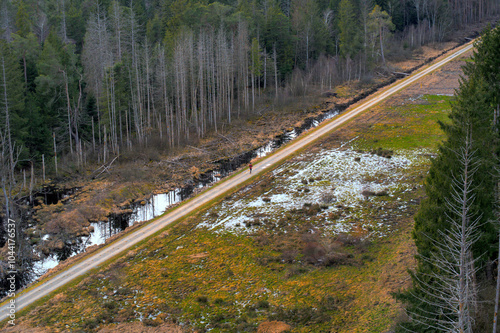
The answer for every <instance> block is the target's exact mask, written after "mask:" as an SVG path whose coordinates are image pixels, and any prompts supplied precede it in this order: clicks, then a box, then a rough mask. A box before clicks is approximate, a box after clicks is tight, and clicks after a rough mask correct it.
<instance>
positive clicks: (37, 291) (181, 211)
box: [0, 43, 473, 321]
mask: <svg viewBox="0 0 500 333" xmlns="http://www.w3.org/2000/svg"><path fill="white" fill-rule="evenodd" d="M472 48H473V45H472V43H469V44H467V45H465V46H463V47H461V48H460V49H459V50H458V51H455V52H454V53H452V54H451V55H449V56H447V57H445V58H444V59H442V60H440V61H439V62H437V63H435V64H433V65H431V66H429V67H427V68H425V69H423V70H421V71H420V72H417V73H416V74H413V75H411V76H408V77H407V78H406V79H404V80H402V81H401V82H397V83H395V84H394V85H393V86H391V87H390V88H388V89H387V90H385V91H383V92H381V93H379V94H377V95H376V96H374V97H369V99H368V100H367V101H366V102H364V103H362V104H361V105H359V106H357V107H355V108H354V109H352V110H349V111H346V112H345V113H343V114H342V115H340V116H339V117H336V118H334V119H332V120H329V121H327V122H326V123H325V124H324V125H322V126H320V127H319V128H317V129H315V130H311V131H310V132H309V133H307V134H305V135H303V136H301V137H299V138H298V139H297V140H295V141H292V142H291V143H290V144H288V145H286V146H285V147H283V148H282V149H280V150H278V151H277V152H276V153H274V154H272V155H270V156H268V157H267V158H265V159H263V160H261V161H259V162H258V163H256V164H255V165H254V169H253V170H254V171H253V173H252V175H250V174H249V173H248V172H241V173H239V174H237V175H235V176H234V177H231V178H228V179H226V180H224V181H222V182H221V183H219V184H216V185H215V186H213V187H212V188H210V189H209V190H207V191H205V192H203V193H201V194H200V195H198V196H196V197H194V198H193V199H191V200H190V201H189V202H187V203H186V204H184V205H182V206H180V207H178V208H177V209H174V210H172V211H171V212H169V213H167V214H166V215H164V216H162V217H160V218H158V219H157V220H155V221H153V222H151V223H148V224H146V225H144V226H143V227H141V228H139V229H137V230H135V231H132V232H131V233H130V234H127V235H125V236H123V237H121V238H119V239H118V240H116V241H114V242H112V243H110V244H109V245H107V246H106V247H104V248H102V249H101V250H98V251H97V252H95V253H93V254H91V255H89V256H88V257H87V258H85V259H83V260H81V261H80V262H77V263H76V264H74V265H73V266H71V267H70V268H68V269H66V270H64V271H62V272H60V273H58V274H57V275H55V276H53V277H52V278H50V279H48V280H46V281H45V282H44V283H42V284H40V285H38V286H36V287H35V288H33V289H31V290H29V291H27V292H25V293H23V294H20V295H18V296H17V297H16V299H15V305H16V312H17V311H19V310H21V309H22V308H24V307H26V306H28V305H30V304H31V303H33V302H35V301H37V300H39V299H40V298H42V297H44V296H46V295H48V294H50V293H51V292H53V291H55V290H56V289H58V288H60V287H62V286H63V285H65V284H67V283H68V282H70V281H71V280H73V279H75V278H76V277H78V276H81V275H83V274H85V273H87V272H88V271H89V270H91V269H93V268H96V267H98V266H99V265H101V264H102V263H104V262H105V261H107V260H109V259H111V258H113V257H114V256H116V255H118V254H119V253H121V252H124V251H125V250H127V249H129V248H130V247H132V246H134V245H135V244H137V243H139V242H140V241H142V240H144V239H146V238H148V237H150V236H151V235H153V234H154V233H156V232H158V231H159V230H161V229H162V228H164V227H165V226H167V225H169V224H171V223H172V222H174V221H176V220H178V219H180V218H182V217H184V216H186V215H188V214H190V213H192V212H193V211H195V210H197V209H198V208H200V207H202V206H203V205H204V204H206V203H207V202H209V201H210V200H212V199H215V198H216V197H218V196H219V195H221V194H223V193H224V192H226V191H228V190H230V189H232V188H234V187H236V186H238V185H240V184H242V183H243V182H245V181H246V180H248V179H249V178H250V177H253V176H255V175H258V174H260V173H263V172H265V171H266V169H268V168H270V167H272V166H273V165H274V164H276V163H278V162H280V161H281V160H283V159H285V158H287V157H289V156H290V155H291V154H293V153H294V152H296V151H297V150H298V149H301V148H303V147H305V146H307V145H308V144H310V143H312V142H313V141H315V140H316V139H318V138H319V137H321V136H323V135H326V134H328V133H329V132H330V131H332V130H334V129H335V128H336V127H338V126H340V125H342V124H343V123H345V122H346V121H348V120H350V119H352V118H354V117H356V116H357V115H359V114H360V113H361V112H363V111H365V110H367V109H368V108H370V107H372V106H374V105H375V104H377V103H379V102H380V101H382V100H383V99H385V98H387V97H389V96H391V95H392V94H394V93H396V92H397V91H399V90H401V89H403V88H405V87H407V86H408V85H410V84H412V83H414V82H415V81H417V80H418V79H420V78H421V77H423V76H425V75H427V74H429V73H431V72H432V71H434V70H436V69H437V68H439V67H440V66H442V65H444V64H446V63H447V62H449V61H451V60H453V59H455V58H457V57H459V56H460V55H462V54H463V53H465V52H467V51H469V50H471V49H472ZM8 305H9V304H8V303H7V304H5V305H4V306H2V307H0V321H4V320H5V319H7V318H8V316H9V308H8V307H7V306H8Z"/></svg>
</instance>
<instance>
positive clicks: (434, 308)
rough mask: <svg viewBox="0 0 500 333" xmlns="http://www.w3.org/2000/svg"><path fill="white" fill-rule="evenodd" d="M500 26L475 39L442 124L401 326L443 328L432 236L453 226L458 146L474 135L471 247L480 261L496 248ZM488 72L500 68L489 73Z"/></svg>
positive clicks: (417, 221)
mask: <svg viewBox="0 0 500 333" xmlns="http://www.w3.org/2000/svg"><path fill="white" fill-rule="evenodd" d="M499 31H500V30H499V29H498V28H497V29H495V31H490V32H487V33H486V34H485V35H484V36H483V38H481V40H480V41H479V42H477V43H476V52H475V54H474V57H473V61H472V62H469V63H468V64H467V65H466V66H465V68H464V72H465V74H466V75H467V77H466V78H463V79H462V81H461V84H460V88H459V89H458V91H457V94H456V101H455V102H454V103H453V104H452V111H451V113H450V122H447V123H441V124H440V125H441V128H442V129H443V131H444V132H445V134H446V137H447V139H446V141H445V142H443V144H442V145H441V146H440V147H439V154H438V156H437V157H436V158H435V159H434V160H433V161H432V165H431V168H430V170H429V175H428V177H427V179H426V182H425V190H426V194H427V198H426V199H425V200H423V202H422V204H421V207H420V209H419V211H418V213H417V215H416V216H415V229H414V232H413V237H414V239H415V243H416V246H417V251H418V256H417V259H418V264H417V270H416V271H415V272H414V273H413V275H412V278H413V287H412V288H411V289H410V290H409V291H407V292H405V293H402V294H400V295H399V298H400V299H401V300H403V301H404V302H407V304H408V307H407V311H408V313H409V314H410V317H411V318H412V319H413V320H412V321H410V322H408V323H404V324H402V326H403V327H404V330H403V331H406V330H408V329H409V330H413V331H419V332H423V331H425V332H441V331H442V330H440V329H438V328H437V326H436V323H438V322H440V321H441V320H443V311H442V309H440V308H439V302H438V301H437V300H436V299H435V298H434V297H433V296H432V295H430V294H429V292H428V291H429V289H432V288H433V285H434V284H437V283H438V281H437V280H438V279H437V278H436V277H435V276H434V277H431V274H435V273H438V272H439V268H438V267H436V266H435V265H434V264H433V263H432V261H431V260H429V258H432V257H433V256H434V255H435V254H436V252H437V251H438V248H437V247H436V243H435V242H434V241H433V240H436V239H438V238H440V237H441V238H442V235H446V234H447V232H448V230H449V229H450V222H449V220H448V219H447V216H451V215H452V211H450V207H449V206H447V204H446V203H447V202H448V201H449V200H450V198H451V196H452V195H453V176H454V175H458V174H459V173H460V170H459V167H460V163H459V156H458V155H457V154H456V151H457V150H458V149H459V147H460V146H461V144H462V143H463V142H464V140H465V138H466V137H467V135H469V136H470V139H471V142H472V147H471V150H472V151H475V156H476V158H477V161H478V166H477V168H478V169H477V172H476V174H475V177H474V182H473V183H472V184H471V189H472V195H473V196H474V198H475V199H474V203H473V204H472V205H471V206H470V210H469V212H470V214H471V215H472V216H476V217H477V218H478V219H479V221H478V228H477V233H478V238H477V241H476V242H475V243H474V246H473V247H472V254H473V256H474V258H475V259H478V260H479V261H478V262H477V264H478V265H481V263H482V262H484V260H485V259H487V258H488V256H491V255H492V253H493V251H494V250H495V248H496V232H495V228H494V226H493V224H492V223H491V221H492V220H493V218H494V204H495V195H494V194H495V187H496V179H497V175H496V174H495V172H496V171H495V170H496V169H497V168H495V167H496V159H495V153H496V152H497V151H498V131H497V129H498V124H495V123H494V112H493V107H492V104H493V103H494V101H495V99H496V98H498V93H496V92H495V89H497V87H498V85H495V82H489V81H490V80H494V79H495V78H497V77H498V75H499V74H498V73H499V72H500V67H498V66H497V67H495V64H498V62H497V60H496V59H495V58H497V51H495V50H498V49H500V38H498V35H499ZM487 69H489V70H490V71H492V72H494V73H496V74H491V73H489V72H488V70H487Z"/></svg>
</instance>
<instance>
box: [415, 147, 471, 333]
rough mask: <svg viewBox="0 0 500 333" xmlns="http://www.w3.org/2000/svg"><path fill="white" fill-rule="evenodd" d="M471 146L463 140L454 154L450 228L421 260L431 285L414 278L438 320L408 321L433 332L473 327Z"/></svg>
mask: <svg viewBox="0 0 500 333" xmlns="http://www.w3.org/2000/svg"><path fill="white" fill-rule="evenodd" d="M471 146H472V143H471V140H470V138H467V139H466V140H465V144H464V145H463V147H461V149H460V150H459V151H458V152H456V154H457V156H458V157H459V163H460V164H461V165H460V174H459V175H458V176H457V177H453V180H452V182H453V187H452V193H450V194H449V197H448V198H446V206H447V208H448V210H449V212H450V213H449V214H447V218H448V221H449V223H450V227H449V228H448V229H447V230H446V232H445V231H440V232H439V236H438V238H437V239H434V240H433V242H434V245H435V247H436V251H435V252H434V255H432V256H431V257H428V258H423V260H425V261H427V262H428V263H429V264H430V265H431V266H432V267H433V270H432V272H431V273H428V274H425V276H427V277H428V278H429V281H432V282H427V281H424V279H418V278H417V282H418V283H419V284H420V287H421V288H422V290H424V293H425V294H426V295H427V299H426V300H425V302H426V303H428V304H429V305H431V306H432V307H435V308H437V309H438V311H439V316H438V317H435V313H432V314H429V316H428V317H426V316H425V315H420V314H416V313H409V316H410V317H411V318H412V320H414V321H416V322H420V323H422V324H425V325H428V326H429V329H430V328H432V329H434V330H436V331H442V332H461V333H471V332H472V328H473V324H474V315H475V310H476V306H477V304H476V300H477V285H476V271H477V269H476V268H475V263H476V261H477V259H474V258H473V254H472V247H473V245H474V243H475V242H476V241H477V240H478V238H479V234H478V232H477V229H478V221H479V219H480V216H473V214H472V209H471V207H472V205H473V204H474V199H475V196H474V194H473V191H474V185H473V184H474V183H473V175H474V173H475V172H476V170H477V166H478V163H477V161H476V160H475V157H474V151H473V150H472V147H471ZM429 322H431V323H429Z"/></svg>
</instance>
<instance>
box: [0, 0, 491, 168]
mask: <svg viewBox="0 0 500 333" xmlns="http://www.w3.org/2000/svg"><path fill="white" fill-rule="evenodd" d="M498 9H499V4H498V2H497V1H495V0H467V1H448V0H433V1H423V0H378V1H372V0H359V1H358V0H343V1H338V0H333V1H321V0H304V1H302V0H301V1H289V0H287V1H273V0H263V1H223V2H213V1H195V0H192V1H187V0H181V1H162V2H160V1H121V2H119V1H97V2H96V1H65V0H64V1H42V2H32V1H9V0H4V1H2V4H1V8H0V22H1V26H0V32H1V43H2V45H1V48H0V50H1V51H0V52H1V54H0V59H1V62H0V65H1V69H2V72H1V74H2V75H1V76H0V80H1V86H2V98H1V104H0V105H1V116H2V123H1V131H2V135H1V138H2V149H3V150H2V152H3V155H4V156H5V157H6V158H5V159H4V160H5V161H4V164H5V165H4V166H5V167H6V168H7V169H11V170H16V169H19V168H20V164H21V165H22V167H24V168H26V167H27V166H28V165H29V163H34V164H35V166H36V167H38V168H39V166H40V164H41V159H42V155H43V157H44V160H45V164H47V166H48V167H49V166H50V168H52V169H55V168H56V165H57V161H54V159H55V158H56V155H57V156H58V157H59V158H61V157H62V156H69V157H70V160H71V161H72V163H74V164H75V165H76V166H78V165H82V164H84V163H86V161H88V160H98V161H106V160H109V158H110V155H113V156H116V155H117V154H119V153H120V151H123V150H126V149H129V150H131V149H134V148H135V147H141V146H144V145H148V143H149V142H151V141H152V140H153V139H155V141H156V142H158V141H159V142H161V144H162V145H164V146H165V147H173V146H176V145H179V144H182V143H183V142H185V141H186V140H189V139H190V138H193V137H201V136H203V135H204V133H205V132H206V131H207V130H208V129H214V130H217V128H218V127H220V126H221V123H222V122H231V119H234V118H235V117H240V116H242V115H245V114H246V113H249V112H253V111H254V110H255V109H256V108H258V105H259V104H260V103H263V102H267V103H269V102H271V103H277V102H279V101H282V100H283V99H286V98H287V96H290V95H300V94H304V93H306V92H307V89H308V87H310V86H319V87H320V88H321V89H322V90H327V89H331V88H332V86H334V85H335V84H338V83H340V82H342V81H345V80H350V79H359V78H362V77H364V76H365V75H367V74H369V73H370V72H371V71H372V70H373V69H374V68H376V67H378V66H383V65H384V64H385V61H386V57H388V56H389V57H390V56H391V54H392V55H394V54H399V53H404V51H405V50H411V49H412V48H415V47H418V46H420V45H422V44H424V43H427V42H432V41H443V40H445V39H446V38H447V36H448V34H449V33H450V32H451V31H453V30H454V29H456V28H458V27H463V26H466V25H468V24H471V23H474V22H478V21H481V20H482V19H484V18H485V17H487V16H489V15H492V14H495V13H497V12H498ZM157 139H159V140H157ZM17 161H19V163H20V164H19V163H17ZM49 161H50V162H49ZM7 174H9V173H8V172H7ZM11 176H12V172H11Z"/></svg>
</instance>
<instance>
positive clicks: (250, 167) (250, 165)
mask: <svg viewBox="0 0 500 333" xmlns="http://www.w3.org/2000/svg"><path fill="white" fill-rule="evenodd" d="M248 168H249V169H250V173H252V168H253V165H252V162H250V163H249V164H248Z"/></svg>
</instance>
